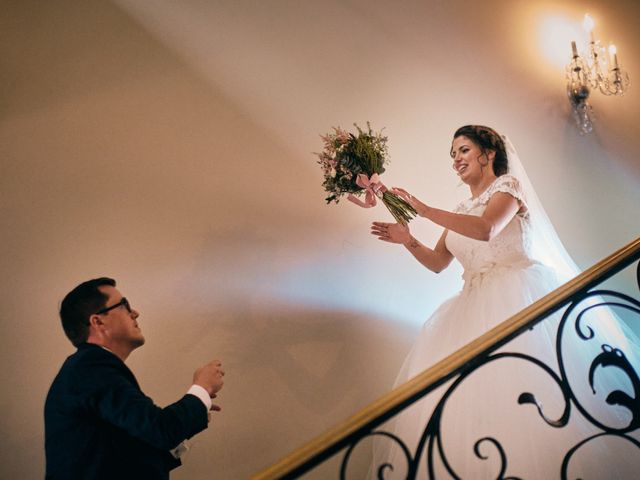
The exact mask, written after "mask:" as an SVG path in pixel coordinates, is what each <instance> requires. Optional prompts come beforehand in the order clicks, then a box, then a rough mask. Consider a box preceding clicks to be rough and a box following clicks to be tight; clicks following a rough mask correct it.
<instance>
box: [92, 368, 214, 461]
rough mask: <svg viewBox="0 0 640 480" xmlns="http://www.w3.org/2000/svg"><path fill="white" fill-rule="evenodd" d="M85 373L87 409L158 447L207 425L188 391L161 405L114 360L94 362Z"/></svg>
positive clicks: (199, 403)
mask: <svg viewBox="0 0 640 480" xmlns="http://www.w3.org/2000/svg"><path fill="white" fill-rule="evenodd" d="M92 363H93V364H92V365H87V368H86V369H85V370H84V372H83V373H84V374H85V375H87V376H90V378H91V379H90V380H89V379H88V378H85V379H84V382H83V384H84V385H86V386H87V388H88V389H89V390H90V391H89V392H87V393H88V395H87V396H86V398H87V399H88V400H87V408H88V409H90V410H92V411H94V412H95V413H97V415H98V417H99V418H101V419H102V420H103V421H105V422H106V423H108V424H111V425H113V426H115V427H117V428H120V429H122V430H125V431H126V432H127V433H129V435H131V436H133V437H136V438H138V439H140V440H142V441H144V442H146V443H149V444H150V445H152V446H154V447H156V448H159V449H161V450H170V449H172V448H175V447H176V446H178V444H179V443H180V442H182V441H183V440H185V439H187V438H190V437H192V436H193V435H195V434H196V433H198V432H201V431H202V430H204V429H205V428H207V424H208V415H207V413H208V412H207V409H206V407H205V406H204V405H203V404H202V401H201V400H200V399H199V398H197V397H196V396H194V395H190V394H187V395H185V396H183V397H182V398H181V399H180V400H178V401H177V402H175V403H172V404H171V405H169V406H167V407H165V408H160V407H158V406H157V405H155V404H154V403H153V400H151V399H150V398H149V397H147V396H146V395H144V393H142V391H141V390H140V388H139V387H138V385H137V382H136V380H135V378H134V377H133V374H131V372H130V371H129V370H128V369H127V368H126V366H124V364H122V365H119V364H117V361H116V360H115V359H114V360H113V361H111V360H106V361H102V360H100V361H97V360H96V361H95V362H92Z"/></svg>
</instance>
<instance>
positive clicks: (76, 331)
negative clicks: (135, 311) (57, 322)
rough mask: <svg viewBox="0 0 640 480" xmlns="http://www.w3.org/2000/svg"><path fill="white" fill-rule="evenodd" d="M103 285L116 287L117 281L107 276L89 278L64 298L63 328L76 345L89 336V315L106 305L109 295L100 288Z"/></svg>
mask: <svg viewBox="0 0 640 480" xmlns="http://www.w3.org/2000/svg"><path fill="white" fill-rule="evenodd" d="M103 285H108V286H111V287H115V286H116V281H115V280H114V279H112V278H107V277H101V278H94V279H93V280H88V281H86V282H83V283H81V284H80V285H78V286H77V287H76V288H74V289H73V290H71V291H70V292H69V293H67V296H66V297H64V299H63V300H62V304H61V305H60V319H61V320H62V328H64V333H65V334H66V335H67V337H68V338H69V340H71V343H72V344H73V345H74V346H75V347H77V346H78V345H80V344H81V343H84V342H86V341H87V338H88V337H89V317H90V316H91V315H93V314H94V313H96V312H97V311H98V310H101V309H102V308H104V307H105V306H106V303H107V300H108V298H109V297H108V296H107V295H105V294H104V293H102V292H101V291H100V290H99V288H98V287H101V286H103Z"/></svg>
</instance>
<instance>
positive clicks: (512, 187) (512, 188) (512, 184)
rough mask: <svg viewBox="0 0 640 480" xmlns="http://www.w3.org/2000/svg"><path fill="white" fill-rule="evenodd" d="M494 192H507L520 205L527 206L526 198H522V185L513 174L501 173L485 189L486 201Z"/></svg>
mask: <svg viewBox="0 0 640 480" xmlns="http://www.w3.org/2000/svg"><path fill="white" fill-rule="evenodd" d="M496 192H502V193H508V194H509V195H511V196H512V197H513V198H515V199H516V200H518V203H520V205H522V206H525V207H526V206H527V202H526V199H525V198H524V192H523V191H522V186H521V185H520V182H519V181H518V179H517V178H516V177H514V176H513V175H509V174H506V175H501V176H499V177H498V179H497V180H496V181H495V182H494V183H493V185H492V186H491V188H489V190H488V191H487V194H488V195H487V198H486V200H485V201H486V202H487V203H488V202H489V199H490V198H491V196H492V195H493V194H494V193H496Z"/></svg>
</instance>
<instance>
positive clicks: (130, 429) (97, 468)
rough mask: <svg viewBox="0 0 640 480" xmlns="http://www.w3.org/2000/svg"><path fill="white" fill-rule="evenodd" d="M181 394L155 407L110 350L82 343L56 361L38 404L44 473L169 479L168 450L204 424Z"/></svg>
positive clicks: (197, 404) (196, 406) (203, 412)
mask: <svg viewBox="0 0 640 480" xmlns="http://www.w3.org/2000/svg"><path fill="white" fill-rule="evenodd" d="M207 413H208V412H207V408H206V407H205V406H204V405H203V403H202V402H201V401H200V399H198V398H197V397H196V396H194V395H185V396H184V397H182V398H181V399H180V400H178V401H177V402H175V403H173V404H171V405H169V406H168V407H166V408H160V407H157V406H156V405H154V404H153V401H152V400H151V399H150V398H149V397H147V396H145V395H144V393H142V390H140V386H139V385H138V382H137V381H136V378H135V377H134V376H133V373H132V372H131V370H129V368H128V367H127V366H126V365H125V364H124V362H123V361H122V360H120V359H119V358H118V357H117V356H116V355H114V354H113V353H111V352H109V351H107V350H105V349H103V348H101V347H99V346H97V345H92V344H88V343H85V344H82V345H80V346H79V347H78V351H77V352H76V353H74V354H73V355H71V356H70V357H69V358H67V360H66V361H65V362H64V364H63V365H62V368H61V369H60V372H59V373H58V375H57V376H56V378H55V380H54V381H53V384H52V385H51V388H50V389H49V394H48V395H47V400H46V402H45V407H44V424H45V453H46V462H47V466H46V478H47V479H52V480H53V479H65V480H71V479H82V480H88V479H109V480H116V479H117V480H120V479H128V478H132V479H133V478H135V479H140V480H142V479H168V478H169V470H171V469H173V468H175V467H177V466H178V465H180V462H179V461H178V460H176V459H174V458H173V456H172V455H171V454H170V453H169V450H170V449H172V448H175V447H176V446H177V445H178V444H180V442H182V441H183V440H185V439H186V438H190V437H192V436H193V435H195V434H196V433H198V432H200V431H202V430H204V429H205V428H207Z"/></svg>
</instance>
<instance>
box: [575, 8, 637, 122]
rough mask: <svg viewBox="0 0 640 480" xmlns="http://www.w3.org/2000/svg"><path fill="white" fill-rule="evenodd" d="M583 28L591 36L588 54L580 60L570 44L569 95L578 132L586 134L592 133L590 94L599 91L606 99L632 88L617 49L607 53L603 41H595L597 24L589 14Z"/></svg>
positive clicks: (592, 118)
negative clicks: (621, 64)
mask: <svg viewBox="0 0 640 480" xmlns="http://www.w3.org/2000/svg"><path fill="white" fill-rule="evenodd" d="M582 26H583V27H584V29H585V30H586V31H587V33H588V34H589V45H588V47H587V52H586V54H584V55H583V56H580V55H579V54H578V47H577V46H576V42H571V50H572V58H571V63H569V65H567V95H568V97H569V101H570V102H571V107H572V110H573V117H574V119H575V121H576V124H577V126H578V129H579V130H580V133H581V134H585V133H589V132H591V131H592V130H593V120H594V117H593V109H592V108H591V105H589V102H588V101H587V99H588V98H589V94H590V93H591V91H592V90H600V92H601V93H602V94H604V95H623V94H624V92H626V91H627V89H628V88H629V74H628V73H627V72H625V71H624V70H622V68H621V67H620V63H619V62H618V52H617V50H616V46H615V45H613V44H610V45H609V49H608V52H607V50H606V49H605V48H604V47H603V46H602V45H601V44H600V41H599V40H595V38H594V36H593V27H594V26H595V23H594V21H593V19H592V18H591V17H590V16H589V15H588V14H587V15H585V16H584V21H583V22H582ZM607 53H608V55H607Z"/></svg>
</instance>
